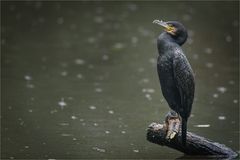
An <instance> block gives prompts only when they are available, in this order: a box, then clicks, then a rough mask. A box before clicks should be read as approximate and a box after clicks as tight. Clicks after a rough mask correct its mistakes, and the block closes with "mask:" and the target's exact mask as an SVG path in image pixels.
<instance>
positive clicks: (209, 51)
mask: <svg viewBox="0 0 240 160" xmlns="http://www.w3.org/2000/svg"><path fill="white" fill-rule="evenodd" d="M204 52H205V53H206V54H212V49H211V48H205V50H204Z"/></svg>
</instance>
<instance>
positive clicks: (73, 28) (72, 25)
mask: <svg viewBox="0 0 240 160" xmlns="http://www.w3.org/2000/svg"><path fill="white" fill-rule="evenodd" d="M69 28H70V29H71V30H75V29H76V28H77V25H76V24H70V27H69Z"/></svg>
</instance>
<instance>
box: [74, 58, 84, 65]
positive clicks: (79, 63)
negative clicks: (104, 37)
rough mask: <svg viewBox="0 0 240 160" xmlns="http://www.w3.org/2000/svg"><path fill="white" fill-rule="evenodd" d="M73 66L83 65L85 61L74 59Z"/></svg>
mask: <svg viewBox="0 0 240 160" xmlns="http://www.w3.org/2000/svg"><path fill="white" fill-rule="evenodd" d="M75 64H77V65H84V64H85V61H84V60H83V59H75Z"/></svg>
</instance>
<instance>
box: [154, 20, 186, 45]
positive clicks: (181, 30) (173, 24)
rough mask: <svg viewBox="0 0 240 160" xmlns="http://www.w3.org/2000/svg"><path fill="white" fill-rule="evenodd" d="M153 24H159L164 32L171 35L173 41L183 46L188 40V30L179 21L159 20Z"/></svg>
mask: <svg viewBox="0 0 240 160" xmlns="http://www.w3.org/2000/svg"><path fill="white" fill-rule="evenodd" d="M153 23H155V24H158V25H160V26H162V27H163V28H164V31H165V32H166V33H168V34H169V35H171V37H173V39H174V40H175V41H176V42H177V43H178V44H179V45H182V44H183V43H185V41H186V40H187V37H188V34H187V29H186V28H185V27H184V26H183V24H181V23H180V22H177V21H168V22H164V21H162V20H161V21H159V20H154V21H153Z"/></svg>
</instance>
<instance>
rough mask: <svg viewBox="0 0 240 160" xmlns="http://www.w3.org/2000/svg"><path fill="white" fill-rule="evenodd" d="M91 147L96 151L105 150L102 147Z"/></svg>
mask: <svg viewBox="0 0 240 160" xmlns="http://www.w3.org/2000/svg"><path fill="white" fill-rule="evenodd" d="M92 149H93V150H96V151H98V152H106V150H105V149H103V148H98V147H93V148H92Z"/></svg>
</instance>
